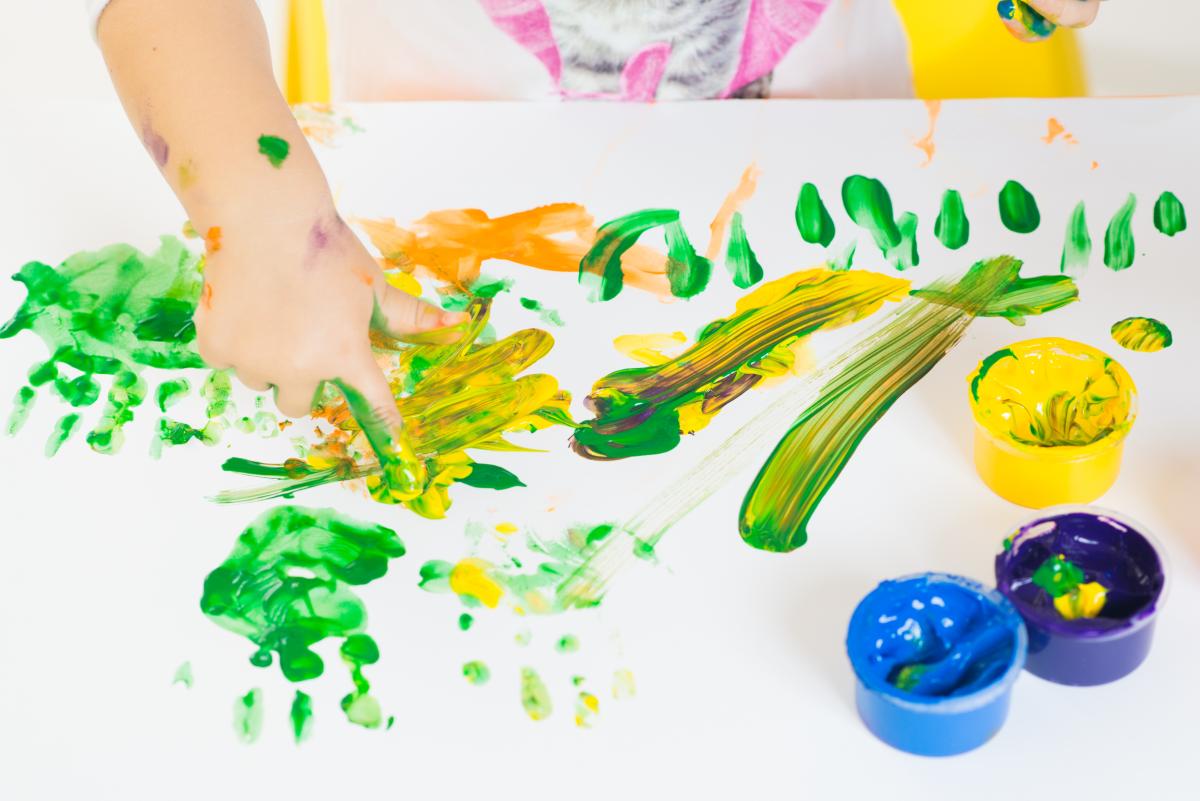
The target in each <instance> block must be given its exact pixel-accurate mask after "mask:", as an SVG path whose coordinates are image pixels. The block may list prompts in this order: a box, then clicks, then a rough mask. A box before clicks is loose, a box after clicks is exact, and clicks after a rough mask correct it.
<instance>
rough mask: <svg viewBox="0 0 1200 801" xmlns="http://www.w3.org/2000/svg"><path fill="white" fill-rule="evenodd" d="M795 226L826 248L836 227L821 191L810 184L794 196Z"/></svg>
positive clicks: (812, 240) (807, 240)
mask: <svg viewBox="0 0 1200 801" xmlns="http://www.w3.org/2000/svg"><path fill="white" fill-rule="evenodd" d="M796 228H798V229H799V230H800V238H801V239H803V240H804V241H805V242H808V243H809V244H810V245H820V246H821V247H823V248H827V247H829V244H830V243H831V242H833V236H834V234H835V233H836V230H837V229H836V228H834V225H833V218H832V217H830V216H829V210H828V209H826V208H825V204H824V203H823V202H822V201H821V193H820V192H818V191H817V187H815V186H813V185H812V184H807V183H806V184H805V185H804V186H802V187H800V196H799V197H797V198H796ZM739 286H740V284H739Z"/></svg>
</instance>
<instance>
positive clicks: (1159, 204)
mask: <svg viewBox="0 0 1200 801" xmlns="http://www.w3.org/2000/svg"><path fill="white" fill-rule="evenodd" d="M1154 227H1155V228H1157V229H1158V230H1159V232H1160V233H1163V234H1166V235H1167V236H1175V234H1178V233H1181V232H1183V231H1186V230H1187V214H1186V213H1185V211H1184V209H1183V204H1182V203H1180V202H1179V198H1177V197H1176V196H1175V194H1174V193H1173V192H1163V193H1162V194H1161V195H1159V196H1158V200H1157V201H1155V203H1154Z"/></svg>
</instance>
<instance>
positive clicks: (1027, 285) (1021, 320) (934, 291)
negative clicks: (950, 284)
mask: <svg viewBox="0 0 1200 801" xmlns="http://www.w3.org/2000/svg"><path fill="white" fill-rule="evenodd" d="M912 295H913V296H914V297H918V298H921V299H922V300H927V301H929V302H930V303H942V304H946V305H949V306H958V307H959V308H961V309H964V310H966V311H971V312H972V313H973V314H974V315H975V316H976V317H1003V318H1005V319H1006V320H1008V321H1009V322H1010V323H1012V324H1013V325H1025V318H1026V317H1030V316H1037V315H1041V314H1046V313H1047V312H1052V311H1054V310H1055V309H1061V308H1062V307H1063V306H1066V305H1068V304H1071V303H1074V302H1075V301H1077V300H1079V287H1078V286H1077V285H1076V284H1075V281H1074V280H1072V279H1071V278H1070V277H1069V276H1065V275H1035V276H1033V277H1032V278H1021V277H1018V278H1015V279H1013V280H1012V281H1010V282H1009V283H1008V284H1007V285H1005V286H1004V287H1003V288H1002V289H1001V290H999V291H998V292H997V293H996V295H995V296H993V297H992V298H991V299H990V300H988V301H987V302H986V303H984V304H983V305H982V307H979V306H977V305H976V304H974V301H973V300H970V299H968V300H967V302H966V303H965V304H964V298H963V295H962V293H960V292H958V291H956V290H955V289H953V288H952V289H949V290H947V289H945V288H943V287H942V286H931V287H925V288H922V289H916V290H913V292H912Z"/></svg>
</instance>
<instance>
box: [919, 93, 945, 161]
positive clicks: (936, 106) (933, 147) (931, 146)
mask: <svg viewBox="0 0 1200 801" xmlns="http://www.w3.org/2000/svg"><path fill="white" fill-rule="evenodd" d="M924 102H925V111H926V113H927V114H928V115H929V128H928V129H927V130H926V131H925V135H924V136H922V137H921V138H920V139H918V140H917V141H915V142H913V145H915V146H916V148H917V150H920V151H921V152H922V153H924V154H925V161H924V163H922V164H921V166H922V167H928V166H929V165H930V164H932V163H933V155H934V153H935V152H936V151H937V143H936V142H935V141H934V134H935V133H936V131H937V121H938V116H940V115H941V113H942V101H941V100H926V101H924Z"/></svg>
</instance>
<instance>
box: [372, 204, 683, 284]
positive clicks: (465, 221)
mask: <svg viewBox="0 0 1200 801" xmlns="http://www.w3.org/2000/svg"><path fill="white" fill-rule="evenodd" d="M355 222H357V223H358V224H359V225H360V226H362V228H363V230H364V231H365V232H366V234H367V236H368V237H369V238H370V240H371V243H372V244H373V245H374V246H375V247H376V248H377V249H378V250H379V252H380V253H381V254H383V258H384V260H385V262H386V263H387V265H388V266H389V267H390V268H393V269H395V268H398V269H400V270H403V271H404V272H406V273H424V274H428V275H430V276H432V277H434V278H435V279H438V280H441V281H444V282H446V283H449V284H452V285H454V286H457V287H459V288H464V289H465V288H466V287H468V286H469V285H470V284H471V282H472V281H474V280H475V279H476V278H478V277H479V271H480V268H481V267H482V265H483V262H484V261H486V260H487V259H502V260H504V261H511V262H515V263H517V264H522V265H525V266H526V267H533V268H534V269H537V270H546V271H549V272H564V273H575V272H577V271H578V270H579V261H580V259H582V258H583V256H584V254H586V253H587V252H588V249H589V248H591V246H592V241H593V240H594V239H595V236H596V226H595V220H594V219H593V217H592V215H591V214H590V213H589V212H588V210H587V209H586V208H584V207H583V206H581V205H579V204H578V203H552V204H550V205H548V206H539V207H538V208H534V209H528V210H526V211H519V212H516V213H514V214H507V215H505V216H503V217H489V216H488V215H487V213H486V212H484V211H482V210H480V209H447V210H444V211H435V212H431V213H429V214H426V215H425V216H424V217H422V218H421V219H419V220H416V221H415V222H413V223H412V224H410V225H409V226H408V227H407V228H404V227H401V226H399V225H397V224H396V222H395V221H394V220H391V219H379V220H366V219H359V220H355ZM622 268H623V269H624V272H625V280H626V282H627V283H628V284H629V285H630V286H634V287H637V288H638V289H642V290H645V291H647V292H651V293H653V294H656V295H659V296H661V297H669V296H670V294H671V289H670V284H669V283H668V282H667V276H666V270H667V260H666V256H665V255H664V254H662V253H660V252H658V251H656V250H654V249H653V248H650V247H646V246H644V245H635V246H634V247H632V248H630V249H629V250H628V251H627V252H626V253H625V255H624V257H623V258H622Z"/></svg>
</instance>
